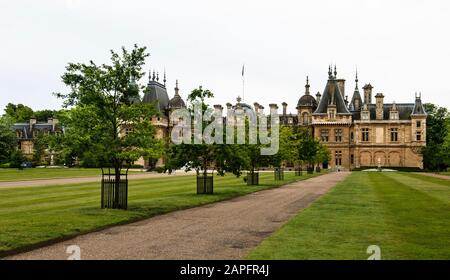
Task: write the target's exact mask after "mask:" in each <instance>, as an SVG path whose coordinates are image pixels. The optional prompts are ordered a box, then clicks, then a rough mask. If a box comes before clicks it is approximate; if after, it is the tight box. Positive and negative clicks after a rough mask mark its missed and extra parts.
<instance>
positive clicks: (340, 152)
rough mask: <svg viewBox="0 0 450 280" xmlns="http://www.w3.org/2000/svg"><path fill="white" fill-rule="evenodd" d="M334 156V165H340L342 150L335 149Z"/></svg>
mask: <svg viewBox="0 0 450 280" xmlns="http://www.w3.org/2000/svg"><path fill="white" fill-rule="evenodd" d="M334 158H335V161H336V162H335V163H336V166H341V165H342V151H336V153H335V156H334Z"/></svg>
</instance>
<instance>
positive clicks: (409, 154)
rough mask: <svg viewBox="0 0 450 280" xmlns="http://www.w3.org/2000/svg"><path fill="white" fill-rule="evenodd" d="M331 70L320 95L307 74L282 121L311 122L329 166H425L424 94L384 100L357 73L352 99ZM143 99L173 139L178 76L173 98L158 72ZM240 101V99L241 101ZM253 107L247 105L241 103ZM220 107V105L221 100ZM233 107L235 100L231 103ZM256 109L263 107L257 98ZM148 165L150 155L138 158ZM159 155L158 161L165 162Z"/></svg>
mask: <svg viewBox="0 0 450 280" xmlns="http://www.w3.org/2000/svg"><path fill="white" fill-rule="evenodd" d="M332 70H333V69H332V68H331V67H330V68H329V70H328V81H327V82H326V85H325V89H324V91H323V92H322V93H320V92H318V93H317V94H316V95H315V97H314V96H313V95H312V94H311V93H310V84H309V79H308V78H307V81H306V86H305V92H304V94H303V95H302V96H301V97H300V98H299V101H298V103H297V107H296V110H297V112H296V113H294V114H288V113H287V107H288V104H287V103H282V107H283V112H282V114H281V115H280V123H281V124H282V125H292V126H302V127H307V128H308V129H309V130H310V132H311V133H312V135H314V137H315V138H316V139H318V140H320V141H321V143H323V144H324V145H326V146H327V147H328V149H329V150H330V153H331V161H330V162H328V163H326V164H324V167H325V168H339V169H344V170H352V169H355V168H366V167H378V166H382V167H397V168H398V167H407V168H423V157H422V155H421V149H422V148H423V147H424V146H425V145H426V126H427V123H426V119H427V114H426V112H425V109H424V107H423V105H422V100H421V94H419V95H418V94H416V96H415V100H414V102H412V103H395V102H394V103H385V102H384V95H383V94H382V93H377V94H376V95H375V96H374V93H373V86H372V85H371V84H370V83H369V84H366V85H365V86H364V87H363V88H362V90H363V92H362V94H361V93H360V90H359V85H358V83H359V80H358V74H356V79H355V89H354V91H353V95H352V98H351V99H350V100H349V99H348V97H347V95H346V91H345V90H346V86H345V80H344V79H339V78H338V77H337V71H336V67H335V69H334V72H332ZM142 102H156V104H157V110H158V111H159V112H160V113H161V114H160V115H159V116H157V117H154V118H152V123H153V125H154V126H155V127H156V129H157V136H158V137H159V138H164V139H170V133H171V129H172V127H173V126H174V123H172V121H171V120H170V117H169V116H170V114H171V112H172V111H173V110H175V109H179V108H184V107H186V104H185V102H184V101H183V99H182V98H181V96H180V94H179V88H178V81H177V83H176V86H175V94H174V96H173V98H171V99H170V98H169V96H168V94H167V90H166V85H165V79H164V83H160V82H159V81H158V78H156V79H155V75H153V77H150V81H149V84H148V86H147V90H146V93H145V95H144V97H143V99H142ZM238 102H239V101H238ZM240 105H241V106H248V107H250V106H249V105H247V104H240ZM217 106H220V105H217ZM227 107H228V108H230V107H231V104H230V103H228V104H227ZM253 109H254V110H255V111H259V110H263V109H264V107H263V106H261V105H260V104H258V103H254V108H253ZM137 164H141V165H144V166H146V167H147V166H149V164H150V163H149V162H148V161H147V160H143V159H142V160H140V162H139V163H137ZM163 164H164V159H159V160H158V162H157V163H156V165H163Z"/></svg>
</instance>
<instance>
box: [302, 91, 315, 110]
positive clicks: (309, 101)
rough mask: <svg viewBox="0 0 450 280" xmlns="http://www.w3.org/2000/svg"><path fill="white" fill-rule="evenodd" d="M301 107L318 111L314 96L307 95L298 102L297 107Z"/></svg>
mask: <svg viewBox="0 0 450 280" xmlns="http://www.w3.org/2000/svg"><path fill="white" fill-rule="evenodd" d="M301 106H305V107H313V108H314V109H316V108H317V101H316V99H315V98H314V97H313V96H312V95H310V94H305V95H303V96H302V97H301V98H300V99H299V100H298V103H297V107H301Z"/></svg>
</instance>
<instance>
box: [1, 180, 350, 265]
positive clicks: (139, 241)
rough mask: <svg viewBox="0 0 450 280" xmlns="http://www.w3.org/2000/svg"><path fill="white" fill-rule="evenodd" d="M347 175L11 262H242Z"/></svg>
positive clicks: (115, 230) (121, 229)
mask: <svg viewBox="0 0 450 280" xmlns="http://www.w3.org/2000/svg"><path fill="white" fill-rule="evenodd" d="M349 174H350V173H347V172H339V173H330V174H326V175H322V176H319V177H315V178H311V179H308V180H305V181H300V182H296V183H292V184H289V185H286V186H284V187H280V188H275V189H271V190H266V191H261V192H257V193H253V194H249V195H246V196H242V197H239V198H236V199H232V200H228V201H223V202H218V203H214V204H210V205H206V206H202V207H197V208H192V209H188V210H182V211H177V212H172V213H169V214H166V215H161V216H157V217H153V218H149V219H146V220H143V221H140V222H136V223H132V224H128V225H123V226H116V227H112V228H109V229H106V230H102V231H99V232H94V233H89V234H85V235H81V236H78V237H76V238H74V239H71V240H68V241H64V242H60V243H56V244H54V245H50V246H47V247H44V248H41V249H37V250H34V251H30V252H27V253H23V254H19V255H15V256H11V257H9V259H67V258H68V256H69V255H68V254H67V253H66V249H67V247H68V246H71V245H77V246H79V247H80V248H81V259H207V260H211V259H241V258H243V257H245V256H246V255H247V253H248V252H249V251H250V250H252V249H253V248H255V247H256V246H258V244H260V243H261V242H262V241H263V240H264V239H265V238H266V237H268V236H270V235H271V234H272V233H273V232H275V231H276V230H277V229H279V228H280V227H281V226H282V225H283V224H285V223H286V222H287V221H288V220H289V219H291V218H292V217H293V216H294V215H296V214H297V213H298V212H299V211H301V210H302V209H304V208H306V207H308V206H309V205H310V204H311V203H312V202H314V201H315V200H316V199H318V198H319V197H320V196H322V195H323V194H325V193H326V192H328V191H329V190H330V189H331V188H332V187H333V186H335V185H336V184H337V183H338V182H340V181H342V180H343V179H344V178H345V177H347V176H348V175H349Z"/></svg>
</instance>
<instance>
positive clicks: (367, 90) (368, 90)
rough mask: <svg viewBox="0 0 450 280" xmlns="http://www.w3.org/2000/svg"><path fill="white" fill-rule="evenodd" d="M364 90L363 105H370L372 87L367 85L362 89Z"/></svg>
mask: <svg viewBox="0 0 450 280" xmlns="http://www.w3.org/2000/svg"><path fill="white" fill-rule="evenodd" d="M363 89H364V103H365V104H372V89H373V86H372V85H371V84H367V85H365V86H364V87H363Z"/></svg>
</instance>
